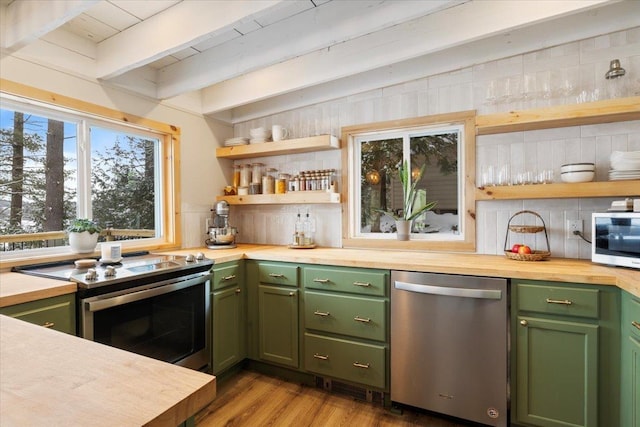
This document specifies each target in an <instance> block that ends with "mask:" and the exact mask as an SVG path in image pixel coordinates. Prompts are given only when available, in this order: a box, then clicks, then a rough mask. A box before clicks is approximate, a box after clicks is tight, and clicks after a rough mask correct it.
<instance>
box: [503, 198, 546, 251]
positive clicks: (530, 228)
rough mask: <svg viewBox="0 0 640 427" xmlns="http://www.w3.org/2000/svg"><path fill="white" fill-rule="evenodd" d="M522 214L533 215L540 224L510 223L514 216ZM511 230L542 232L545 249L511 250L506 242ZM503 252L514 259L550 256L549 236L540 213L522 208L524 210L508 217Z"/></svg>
mask: <svg viewBox="0 0 640 427" xmlns="http://www.w3.org/2000/svg"><path fill="white" fill-rule="evenodd" d="M523 214H531V215H533V216H535V217H536V218H538V219H539V220H540V222H542V225H512V224H511V221H513V219H514V218H515V217H517V216H519V215H523ZM511 232H513V233H523V234H531V233H540V232H544V238H545V242H546V243H547V250H544V251H540V250H534V251H531V253H530V254H521V253H514V252H511V251H510V250H509V248H508V247H507V244H508V242H509V233H511ZM504 254H505V256H506V257H507V258H509V259H514V260H516V261H543V260H545V259H547V258H549V256H551V252H550V249H549V236H548V235H547V227H546V225H545V223H544V220H543V219H542V217H541V216H540V215H538V214H537V213H535V212H533V211H527V210H524V211H520V212H516V213H515V214H513V215H512V216H511V218H509V222H508V224H507V234H506V236H505V238H504Z"/></svg>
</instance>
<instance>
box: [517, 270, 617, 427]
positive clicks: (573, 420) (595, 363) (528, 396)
mask: <svg viewBox="0 0 640 427" xmlns="http://www.w3.org/2000/svg"><path fill="white" fill-rule="evenodd" d="M619 307H620V299H619V292H618V289H617V288H615V287H612V286H609V287H607V286H593V285H580V284H567V283H555V282H539V281H524V280H513V281H512V320H513V323H512V334H513V336H514V339H513V341H512V342H514V344H515V345H514V346H513V348H512V380H511V384H512V385H511V387H512V392H513V394H514V398H513V399H512V402H511V403H512V411H511V414H512V424H513V425H526V426H543V427H556V426H557V427H560V426H563V427H566V426H582V427H597V426H602V427H604V426H617V425H620V424H619V422H618V420H619V417H618V411H617V408H618V401H619V393H618V390H619V380H618V377H619V372H620V365H619V354H618V352H617V349H618V348H619V345H620V342H619Z"/></svg>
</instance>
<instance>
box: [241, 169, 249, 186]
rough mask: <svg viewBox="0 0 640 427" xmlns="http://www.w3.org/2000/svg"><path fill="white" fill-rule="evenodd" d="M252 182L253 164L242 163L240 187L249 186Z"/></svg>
mask: <svg viewBox="0 0 640 427" xmlns="http://www.w3.org/2000/svg"><path fill="white" fill-rule="evenodd" d="M250 183H251V165H249V164H246V165H240V187H249V184H250Z"/></svg>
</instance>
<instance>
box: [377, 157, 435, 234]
mask: <svg viewBox="0 0 640 427" xmlns="http://www.w3.org/2000/svg"><path fill="white" fill-rule="evenodd" d="M425 166H426V165H424V164H423V165H422V167H421V168H420V171H419V173H418V174H417V176H416V177H415V179H414V180H412V179H411V171H410V167H409V162H408V161H405V162H403V163H401V164H400V167H399V168H398V175H399V177H400V183H401V184H402V193H403V209H402V214H401V215H396V214H395V213H394V212H393V211H383V210H381V211H380V212H383V213H385V214H387V215H389V216H391V217H393V219H395V220H396V221H411V220H413V219H415V218H417V217H419V216H420V215H422V214H423V213H425V212H427V211H429V210H431V209H433V208H434V207H435V206H436V204H437V203H438V202H427V203H426V204H424V205H422V206H416V197H417V195H418V192H419V191H422V192H424V191H425V190H419V189H416V186H417V185H418V182H419V181H420V179H422V175H423V174H424V169H425Z"/></svg>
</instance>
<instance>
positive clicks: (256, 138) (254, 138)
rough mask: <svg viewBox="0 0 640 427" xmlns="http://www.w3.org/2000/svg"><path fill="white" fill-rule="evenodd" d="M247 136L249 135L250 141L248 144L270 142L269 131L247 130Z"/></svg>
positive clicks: (262, 129) (260, 129)
mask: <svg viewBox="0 0 640 427" xmlns="http://www.w3.org/2000/svg"><path fill="white" fill-rule="evenodd" d="M249 135H251V139H250V140H249V143H250V144H259V143H261V142H267V141H271V130H269V129H265V128H255V129H251V130H249Z"/></svg>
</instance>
